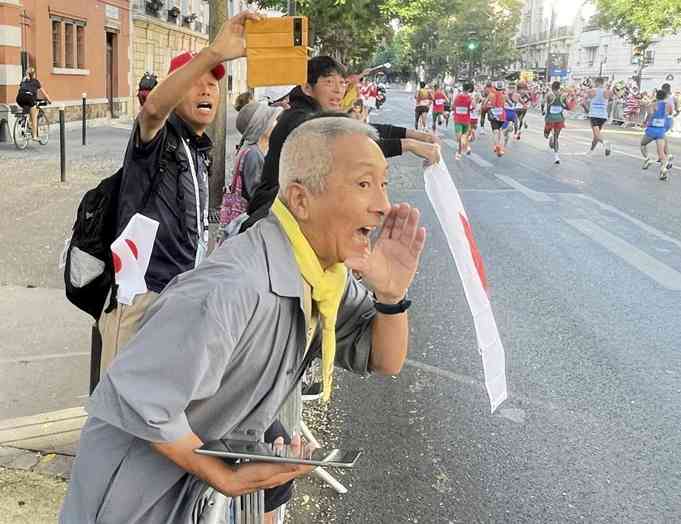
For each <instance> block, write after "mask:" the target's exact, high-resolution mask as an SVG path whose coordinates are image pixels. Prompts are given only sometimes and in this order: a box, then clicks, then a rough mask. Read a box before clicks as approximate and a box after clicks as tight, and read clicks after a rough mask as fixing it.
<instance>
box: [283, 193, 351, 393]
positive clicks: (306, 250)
mask: <svg viewBox="0 0 681 524" xmlns="http://www.w3.org/2000/svg"><path fill="white" fill-rule="evenodd" d="M272 213H274V215H275V216H276V217H277V218H278V219H279V223H280V224H281V227H283V228H284V231H285V232H286V236H287V237H288V239H289V241H290V242H291V246H292V247H293V255H294V256H295V257H296V262H297V263H298V269H299V270H300V273H301V274H302V276H303V278H304V279H305V281H306V282H307V283H308V284H309V285H310V287H311V288H312V300H314V301H315V302H316V303H317V309H318V310H319V314H320V315H321V317H322V380H323V384H324V397H323V398H324V400H329V398H331V385H332V383H333V363H334V358H335V356H336V316H337V315H338V307H339V306H340V302H341V299H342V298H343V293H344V292H345V283H346V280H347V269H346V267H345V265H344V264H340V263H339V264H334V265H333V266H331V267H330V268H329V269H327V270H324V268H322V265H321V264H320V263H319V258H318V257H317V254H316V253H315V252H314V250H313V249H312V246H310V243H309V242H308V241H307V239H306V238H305V236H304V235H303V232H302V231H301V230H300V226H299V225H298V222H297V221H296V219H295V218H294V217H293V215H292V214H291V212H290V211H289V210H288V208H287V207H286V206H285V205H284V204H283V202H282V201H281V200H279V199H278V198H277V199H276V200H275V201H274V204H272Z"/></svg>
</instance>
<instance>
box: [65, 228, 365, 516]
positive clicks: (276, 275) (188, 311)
mask: <svg viewBox="0 0 681 524" xmlns="http://www.w3.org/2000/svg"><path fill="white" fill-rule="evenodd" d="M303 300H304V289H303V280H302V278H301V276H300V272H299V270H298V267H297V265H296V262H295V259H294V257H293V252H292V250H291V246H290V243H289V241H288V239H287V238H286V236H285V234H284V232H283V230H282V229H281V227H280V225H279V222H278V220H277V219H276V218H275V217H274V216H273V215H270V216H269V217H267V218H266V219H263V220H261V221H260V222H259V223H258V224H257V225H255V226H254V227H252V228H251V229H250V230H248V231H247V232H246V233H244V234H242V235H238V236H236V237H234V238H232V239H230V240H228V241H226V242H225V243H223V244H222V246H221V247H220V248H218V249H217V250H216V251H215V252H214V253H213V255H211V257H210V258H208V259H207V260H206V261H204V262H203V263H202V264H201V265H200V266H199V267H198V268H197V269H195V270H193V271H190V272H187V273H183V274H181V275H179V276H177V277H176V278H175V279H173V280H172V281H171V282H170V284H169V285H168V287H167V288H166V289H165V290H164V292H163V293H162V294H161V296H160V297H159V298H158V300H157V301H156V302H155V303H154V304H153V305H152V306H151V307H150V308H149V309H148V311H147V313H146V314H145V316H144V319H143V320H142V322H141V325H140V329H139V331H138V333H137V335H136V336H135V337H134V338H133V339H132V340H131V342H130V343H129V344H128V346H127V347H126V349H125V350H124V351H122V352H121V353H119V355H118V356H117V358H116V359H115V360H114V362H113V364H112V365H111V367H110V368H109V370H108V371H107V373H106V374H105V375H104V377H103V378H102V380H101V382H100V383H99V385H98V386H97V389H96V390H95V391H94V393H93V395H92V397H91V400H90V404H89V406H88V412H89V415H90V416H89V418H88V420H87V422H86V424H85V426H84V428H83V431H82V436H81V441H80V448H79V450H78V456H77V458H76V461H75V463H74V466H73V471H72V478H71V482H70V484H69V491H68V493H67V496H66V498H65V500H64V505H63V507H62V513H61V516H60V523H62V524H88V523H95V522H96V523H97V524H100V523H101V524H104V523H106V524H109V523H111V524H114V523H115V524H136V523H139V524H141V523H144V524H156V523H158V524H167V523H172V522H185V521H187V520H188V517H187V512H188V511H189V512H190V511H191V509H192V506H193V503H194V501H195V500H196V498H197V497H199V496H200V495H201V494H202V493H203V491H205V489H206V488H207V486H206V484H205V483H203V482H200V481H198V479H196V478H195V477H193V476H192V475H190V474H188V473H187V472H186V471H184V470H183V469H181V468H180V467H178V466H177V465H175V464H174V463H173V462H172V461H170V460H168V459H167V458H165V457H164V456H162V455H161V454H159V453H157V452H155V451H154V450H153V449H152V447H151V445H150V441H151V442H171V441H174V440H177V439H178V438H180V437H182V436H184V435H186V434H187V433H189V432H190V431H193V432H194V433H196V434H197V435H198V436H199V437H200V438H201V440H202V441H204V442H207V441H210V440H215V439H218V438H223V437H233V438H241V439H244V438H245V439H249V440H255V439H259V438H261V437H262V435H263V433H264V431H265V429H266V428H267V427H269V426H270V424H271V423H272V421H273V420H274V419H275V417H276V415H277V412H278V411H279V409H280V407H281V405H282V403H283V402H284V401H285V400H286V397H287V395H288V394H289V392H290V390H291V389H292V387H293V386H294V384H295V381H296V378H297V375H298V373H297V371H298V370H299V368H300V367H301V363H302V361H303V358H304V353H305V345H306V344H305V343H306V325H305V314H304V310H303ZM374 315H375V310H374V308H373V301H372V298H371V295H370V293H369V291H368V290H367V289H366V288H365V287H364V286H363V285H362V284H361V283H360V282H358V281H357V280H355V279H354V277H352V276H349V277H348V282H347V286H346V292H345V295H344V297H343V301H342V302H341V307H340V309H339V313H338V320H337V324H336V338H337V348H336V351H337V353H336V365H337V366H340V367H342V368H345V369H347V370H350V371H353V372H355V373H358V374H362V375H366V374H368V373H369V371H370V370H369V355H370V353H371V322H372V319H373V317H374ZM320 346H321V337H320V336H319V334H317V336H315V338H314V340H313V342H312V345H311V347H310V349H309V351H319V348H320Z"/></svg>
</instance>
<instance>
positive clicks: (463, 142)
mask: <svg viewBox="0 0 681 524" xmlns="http://www.w3.org/2000/svg"><path fill="white" fill-rule="evenodd" d="M474 89H475V88H474V87H473V84H472V83H471V82H464V84H463V90H462V91H461V92H460V93H459V94H458V95H456V98H455V99H454V102H453V104H452V106H453V107H454V131H455V133H456V142H457V144H458V148H457V151H456V159H457V160H461V155H463V154H464V153H465V154H470V152H471V147H470V145H468V138H469V133H470V129H471V109H472V108H473V107H474V102H473V98H472V96H471V93H472V92H473V90H474Z"/></svg>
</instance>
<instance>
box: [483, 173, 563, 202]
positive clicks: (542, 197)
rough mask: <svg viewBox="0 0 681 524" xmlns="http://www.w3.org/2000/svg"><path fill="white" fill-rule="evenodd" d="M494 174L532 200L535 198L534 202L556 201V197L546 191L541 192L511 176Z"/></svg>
mask: <svg viewBox="0 0 681 524" xmlns="http://www.w3.org/2000/svg"><path fill="white" fill-rule="evenodd" d="M494 176H496V177H497V178H498V179H499V180H501V181H502V182H505V183H506V184H508V185H509V186H511V187H512V188H514V189H516V190H518V191H520V192H521V193H522V194H523V195H525V196H526V197H527V198H529V199H530V200H533V201H534V202H553V201H554V199H553V198H551V197H550V196H549V195H547V194H546V193H540V192H539V191H535V190H533V189H530V188H529V187H527V186H524V185H522V184H521V183H520V182H518V181H516V180H514V179H513V178H511V177H510V176H506V175H498V174H495V175H494Z"/></svg>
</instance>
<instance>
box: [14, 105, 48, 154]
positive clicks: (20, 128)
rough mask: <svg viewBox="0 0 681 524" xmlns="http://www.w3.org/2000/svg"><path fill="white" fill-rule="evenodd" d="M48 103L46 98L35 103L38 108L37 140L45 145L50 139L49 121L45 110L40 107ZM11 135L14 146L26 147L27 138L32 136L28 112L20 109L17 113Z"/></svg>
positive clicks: (18, 147)
mask: <svg viewBox="0 0 681 524" xmlns="http://www.w3.org/2000/svg"><path fill="white" fill-rule="evenodd" d="M49 103H50V102H49V101H48V100H38V101H37V102H36V104H35V105H36V107H37V108H38V142H39V143H40V145H42V146H44V145H47V142H48V141H49V139H50V121H49V120H48V119H47V115H45V112H44V111H43V109H42V107H43V106H46V105H48V104H49ZM13 136H14V145H15V146H16V148H17V149H26V146H28V142H29V140H31V138H32V137H33V132H32V128H31V118H30V113H29V112H27V111H21V113H19V116H18V117H17V119H16V121H15V122H14V130H13Z"/></svg>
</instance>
